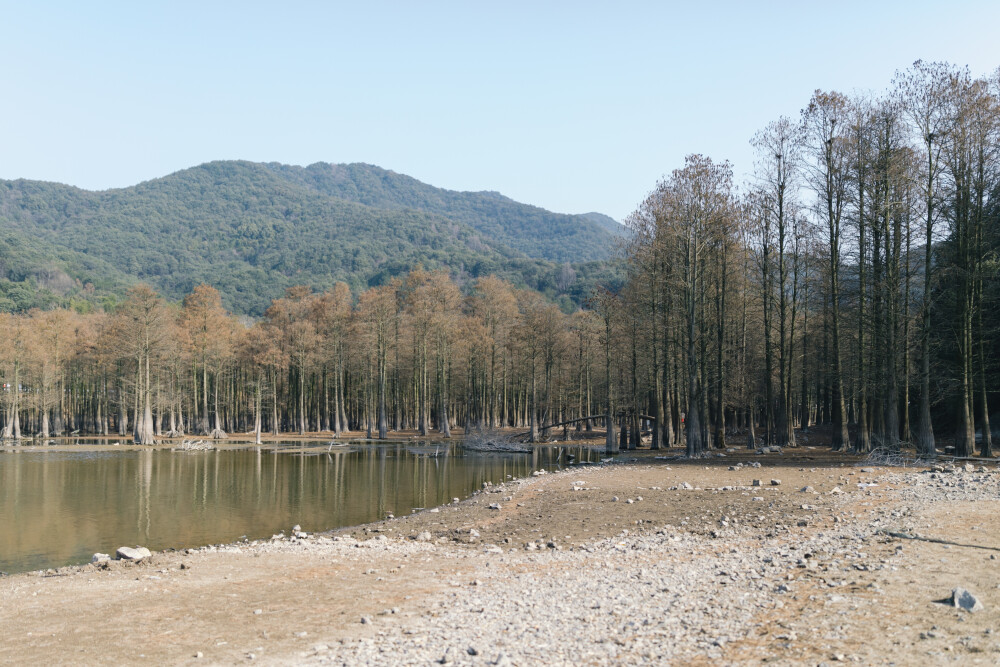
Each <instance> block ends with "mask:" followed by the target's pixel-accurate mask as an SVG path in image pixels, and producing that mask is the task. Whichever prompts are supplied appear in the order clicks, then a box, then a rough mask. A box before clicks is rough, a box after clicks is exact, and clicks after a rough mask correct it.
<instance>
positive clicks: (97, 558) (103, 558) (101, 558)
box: [90, 552, 111, 563]
mask: <svg viewBox="0 0 1000 667" xmlns="http://www.w3.org/2000/svg"><path fill="white" fill-rule="evenodd" d="M109 560H111V556H110V555H109V554H102V553H100V552H98V553H96V554H94V555H93V556H91V558H90V562H91V563H104V562H107V561H109Z"/></svg>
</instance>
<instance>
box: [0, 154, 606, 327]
mask: <svg viewBox="0 0 1000 667" xmlns="http://www.w3.org/2000/svg"><path fill="white" fill-rule="evenodd" d="M293 172H294V169H291V168H290V169H277V168H275V167H274V166H273V165H266V166H265V165H261V164H257V163H252V162H212V163H208V164H204V165H201V166H199V167H194V168H191V169H186V170H183V171H180V172H177V173H174V174H171V175H169V176H166V177H164V178H159V179H155V180H152V181H147V182H145V183H141V184H139V185H136V186H133V187H129V188H122V189H115V190H108V191H104V192H89V191H86V190H80V189H78V188H74V187H70V186H65V185H60V184H55V183H44V182H37V181H25V180H18V181H0V279H4V278H6V279H7V280H8V281H10V282H18V281H20V282H21V283H23V284H24V286H25V289H29V290H30V289H31V288H32V287H31V286H32V285H33V286H34V289H36V291H38V290H40V293H39V296H38V299H40V300H41V302H42V305H44V299H45V298H48V297H47V296H45V294H43V293H52V294H54V295H55V296H59V297H61V298H63V299H64V300H65V299H67V298H77V296H80V297H86V296H87V295H88V294H89V295H91V297H93V298H96V296H95V294H96V295H97V296H99V295H100V294H105V293H106V294H109V295H113V294H117V293H120V292H121V289H122V287H123V286H124V285H127V284H128V283H129V282H134V281H137V280H141V281H145V282H148V283H150V284H151V285H153V286H154V287H155V288H156V289H158V290H160V291H162V292H163V293H164V294H166V295H167V296H168V297H170V298H173V299H177V298H180V297H181V296H182V295H183V294H185V293H187V292H188V291H190V290H191V289H192V288H193V287H194V286H195V285H197V284H199V283H202V282H205V283H209V284H211V285H214V286H215V287H217V288H218V289H219V290H220V291H221V292H222V294H223V296H224V299H225V301H226V305H227V306H228V307H229V308H231V309H232V310H234V311H236V312H241V313H249V314H259V313H261V312H263V309H264V308H266V306H267V305H268V303H270V300H271V299H272V298H274V297H276V296H280V295H281V294H282V292H283V290H284V289H285V288H286V287H289V286H291V285H295V284H308V285H311V286H313V287H316V288H317V289H322V288H325V287H329V286H331V285H332V284H333V283H334V282H336V281H338V280H343V281H345V282H347V283H348V284H350V285H351V286H352V287H354V288H356V289H358V288H361V287H364V286H366V285H370V284H377V283H380V282H383V281H384V280H387V279H389V278H390V277H392V276H395V275H399V274H401V273H405V272H406V271H408V270H409V269H411V268H412V267H413V266H416V265H417V264H421V265H423V266H424V267H426V268H430V269H435V268H446V269H448V270H449V271H450V272H451V273H452V274H453V275H455V276H456V277H459V278H463V277H467V278H473V277H476V276H479V275H484V274H487V273H495V274H497V275H500V276H502V277H505V278H507V279H509V280H511V281H512V282H515V283H517V284H522V285H527V286H531V287H534V288H536V289H540V290H541V291H544V292H547V293H548V294H549V295H550V296H553V297H560V296H561V297H562V298H563V300H564V301H565V300H567V299H568V300H572V301H575V302H579V300H580V299H581V298H582V297H583V296H584V292H585V289H584V288H583V284H582V281H586V280H591V281H592V280H593V279H594V277H595V276H597V275H602V272H606V271H607V270H608V269H607V267H606V265H605V264H604V263H603V262H598V263H591V264H581V265H579V266H577V267H575V268H574V269H572V270H571V271H570V273H571V274H575V278H574V280H572V281H569V282H567V280H566V275H567V267H564V266H560V265H559V264H556V263H554V262H550V261H545V260H540V259H534V258H532V257H530V256H528V255H527V254H526V253H522V252H519V251H518V250H517V249H514V248H511V247H509V246H508V245H506V244H504V243H502V242H500V241H497V240H496V239H495V238H492V237H490V236H488V235H487V234H486V233H485V232H483V231H481V230H479V229H477V228H474V227H473V226H471V225H469V224H467V223H465V222H463V221H462V220H461V219H459V218H456V217H454V216H451V217H449V216H444V215H440V214H437V213H435V212H433V211H432V210H431V209H430V207H425V208H423V209H421V208H419V207H402V206H390V205H385V204H384V203H383V205H381V206H373V205H366V204H364V203H359V202H357V201H348V200H347V199H345V198H342V197H338V196H334V195H333V194H331V193H329V192H324V191H323V190H322V189H321V188H318V187H315V186H314V185H310V184H308V183H306V182H304V180H303V179H302V178H296V177H290V176H289V175H288V174H290V173H293ZM526 208H531V207H526ZM539 210H540V209H539ZM550 215H551V214H550ZM604 236H605V238H607V237H608V235H607V234H606V233H604ZM606 245H607V244H606ZM52 287H54V288H56V289H51V288H52ZM8 291H9V290H8ZM3 294H4V285H3V283H0V309H10V308H11V306H10V304H9V303H8V304H6V307H5V302H4V301H3ZM20 298H21V301H20V302H19V303H23V302H24V301H25V299H26V297H25V296H24V294H21V297H20ZM19 308H20V306H19Z"/></svg>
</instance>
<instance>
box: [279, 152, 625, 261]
mask: <svg viewBox="0 0 1000 667" xmlns="http://www.w3.org/2000/svg"><path fill="white" fill-rule="evenodd" d="M267 167H268V168H269V169H272V170H273V171H274V172H275V173H279V174H281V175H283V176H284V177H286V178H288V179H289V180H295V181H297V182H299V183H302V184H303V185H306V186H307V187H310V188H313V189H315V190H316V191H318V192H322V193H323V194H326V195H330V196H333V197H338V198H340V199H345V200H348V201H354V202H358V203H360V204H365V205H366V206H374V207H376V208H387V209H416V210H419V211H424V212H426V213H432V214H436V215H440V216H442V217H445V218H448V219H449V220H453V221H456V222H462V223H464V224H467V225H469V226H470V227H472V228H473V229H475V230H476V231H477V232H479V233H480V234H482V235H483V236H485V237H486V238H488V239H491V240H492V241H493V242H494V243H501V244H503V245H505V246H507V247H509V248H512V249H514V250H518V251H520V252H522V253H524V254H525V255H527V256H528V257H533V258H536V259H547V260H550V261H554V262H578V261H587V260H602V259H607V257H608V255H609V249H608V234H609V233H614V232H615V231H620V230H623V229H624V228H623V227H621V225H618V223H616V222H615V221H614V220H612V219H611V218H608V217H607V216H603V215H601V214H599V213H588V214H583V215H566V214H563V213H553V212H551V211H546V210H545V209H543V208H539V207H537V206H530V205H527V204H522V203H519V202H516V201H514V200H513V199H510V198H509V197H505V196H504V195H502V194H500V193H499V192H457V191H454V190H444V189H441V188H436V187H433V186H430V185H427V184H426V183H422V182H420V181H418V180H417V179H415V178H412V177H410V176H406V175H404V174H397V173H396V172H393V171H388V170H385V169H381V168H380V167H376V166H374V165H370V164H360V163H353V164H329V163H326V162H317V163H315V164H311V165H309V166H308V167H296V166H290V165H283V164H277V163H273V162H272V163H268V164H267ZM609 223H610V224H609ZM611 225H615V226H616V227H617V228H618V229H617V230H616V229H615V227H612V226H611Z"/></svg>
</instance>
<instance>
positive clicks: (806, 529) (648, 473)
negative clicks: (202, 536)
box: [0, 446, 1000, 664]
mask: <svg viewBox="0 0 1000 667" xmlns="http://www.w3.org/2000/svg"><path fill="white" fill-rule="evenodd" d="M658 454H660V455H661V456H662V454H661V453H657V452H648V451H647V452H638V453H629V454H625V455H623V456H622V457H621V458H623V459H631V463H629V464H626V465H611V466H581V467H579V468H576V469H573V470H570V471H566V472H563V473H559V474H546V475H541V476H538V477H535V478H533V479H531V480H530V481H529V482H527V483H525V484H521V485H515V484H506V485H504V486H502V487H501V486H499V485H497V486H496V487H491V488H487V489H485V490H484V491H483V492H481V493H479V494H477V495H475V496H474V497H472V498H470V499H468V500H465V501H462V502H460V503H456V504H453V505H448V506H445V507H442V508H439V509H438V510H437V511H431V510H427V511H423V512H420V513H418V514H415V515H412V516H407V517H400V518H397V519H390V520H386V521H382V522H378V523H375V524H369V525H367V526H363V527H358V528H354V529H348V530H345V531H341V532H340V533H338V534H340V535H352V536H354V537H358V538H362V539H371V538H376V537H381V536H386V537H388V538H390V540H393V541H395V540H396V538H398V537H401V536H402V537H407V538H411V537H415V536H416V535H418V534H420V533H422V532H424V531H427V532H429V533H431V536H432V540H433V541H435V542H437V543H441V544H442V545H447V546H446V548H444V549H438V550H436V551H435V552H434V557H433V558H431V557H429V556H425V555H422V554H421V552H419V551H413V550H412V549H411V550H406V549H399V550H393V549H388V550H385V549H382V550H376V549H365V548H363V545H362V547H358V548H354V549H353V550H347V549H344V548H342V547H338V548H336V549H335V548H333V546H332V545H337V544H338V543H337V542H327V541H325V540H324V541H322V543H317V542H316V539H315V538H310V540H307V543H308V544H309V548H305V547H303V548H294V547H295V545H288V544H287V543H286V542H285V541H281V542H276V543H274V544H271V543H262V544H254V545H243V546H239V545H237V546H238V547H239V548H238V549H237V548H235V547H232V546H230V547H227V548H225V549H210V550H197V551H194V552H192V553H178V552H165V553H158V554H155V555H154V556H153V557H152V558H151V559H150V560H149V561H148V562H145V563H142V564H138V565H133V564H127V563H121V562H115V563H112V564H111V566H110V567H109V568H108V569H100V568H98V567H97V566H93V565H88V566H83V567H78V568H64V569H62V570H58V571H51V570H50V571H48V572H38V573H25V574H21V575H16V576H12V577H6V578H3V579H0V628H2V629H3V640H2V642H0V663H5V664H58V663H62V664H67V663H73V664H106V663H112V662H122V663H136V662H139V661H149V662H152V663H186V662H190V663H192V664H196V663H202V662H205V661H206V660H207V661H208V662H211V663H223V664H231V663H245V662H246V661H247V660H248V656H249V655H250V654H253V656H254V658H255V659H257V660H263V661H264V662H267V663H284V662H295V661H297V660H298V659H300V658H303V657H304V656H306V655H309V654H310V651H311V650H312V647H314V646H315V645H316V644H324V645H331V646H332V645H334V644H335V643H336V642H338V641H340V640H346V639H351V638H357V637H366V636H367V637H376V636H377V632H378V631H377V630H376V627H385V626H384V624H399V625H402V626H404V627H407V626H409V627H415V626H418V625H419V623H420V618H421V616H422V615H423V614H428V613H434V609H435V606H436V605H437V604H438V603H439V602H440V601H441V599H442V596H443V595H444V594H445V593H446V592H447V591H448V590H449V589H450V588H451V587H452V586H454V585H458V583H460V582H461V583H464V584H467V583H468V582H469V581H470V580H474V579H475V578H476V577H477V574H478V573H482V572H484V571H488V569H489V560H488V558H487V556H486V555H484V554H483V545H484V544H495V545H499V546H500V547H502V548H504V549H510V548H516V549H519V550H520V549H523V548H524V546H525V544H526V543H528V542H537V543H540V544H543V545H544V544H547V543H548V542H553V543H554V544H555V545H557V546H558V547H559V548H562V549H569V548H574V547H577V546H580V545H586V544H588V543H592V542H594V541H596V540H598V539H601V538H606V537H612V536H615V535H619V534H621V532H622V531H623V530H629V531H632V532H635V531H643V530H647V529H653V527H661V526H665V525H668V524H669V525H672V526H676V527H681V528H683V529H686V530H689V531H691V532H694V533H698V534H703V535H710V534H712V531H713V530H715V528H716V527H717V526H718V525H719V522H720V520H722V519H723V518H726V519H727V520H728V521H729V522H731V523H733V524H734V525H742V526H753V527H754V528H755V529H756V530H757V531H759V532H760V534H761V535H762V536H764V539H766V540H768V541H769V542H773V543H788V542H793V541H795V540H796V539H797V537H798V536H801V535H803V534H806V533H810V532H814V531H815V532H822V531H824V530H827V529H829V528H830V527H832V526H833V525H834V521H841V520H850V519H853V518H857V519H858V520H862V521H863V520H865V517H867V516H868V515H869V513H870V512H873V511H874V510H875V509H877V508H879V507H883V506H895V505H897V504H899V502H900V501H899V499H898V498H897V497H896V495H895V494H894V491H893V490H892V489H890V488H886V487H885V485H881V486H879V487H877V488H875V489H869V490H867V491H864V492H861V491H857V482H860V481H864V480H870V479H873V478H875V477H876V476H877V475H878V473H881V472H885V470H884V469H880V470H878V471H877V472H873V473H863V472H861V471H860V469H859V468H858V467H856V466H855V465H854V464H855V463H856V459H855V458H852V457H849V456H845V455H834V454H830V453H829V452H828V451H827V450H826V449H824V448H819V447H814V446H805V447H800V448H797V449H794V450H786V453H785V454H784V455H781V456H777V455H764V456H759V455H756V454H753V453H748V452H744V451H742V450H741V451H737V452H735V453H730V454H728V455H727V456H726V457H725V458H712V459H706V460H703V461H679V460H662V459H658V458H657V455H658ZM751 460H753V461H761V462H762V463H763V467H761V468H750V467H741V468H739V469H737V470H730V469H729V468H730V466H734V465H735V464H736V463H738V462H740V461H744V462H746V461H751ZM755 479H759V480H761V483H762V485H763V486H762V487H761V488H759V489H755V488H753V487H752V486H751V485H752V482H753V480H755ZM772 479H775V480H780V485H777V486H771V484H770V482H771V480H772ZM498 481H499V480H498ZM576 482H582V484H576ZM684 483H687V484H689V485H691V486H692V487H695V489H692V490H686V489H677V490H671V487H677V486H681V485H683V484H684ZM806 485H810V486H812V487H814V489H815V490H816V491H817V492H819V495H812V494H809V495H808V496H806V494H803V493H802V492H801V491H800V489H801V487H804V486H806ZM835 486H840V487H842V488H843V489H844V490H845V491H847V492H848V493H847V494H846V496H835V495H830V494H829V493H828V492H829V491H831V490H832V489H833V487H835ZM574 487H576V488H578V489H583V490H574ZM724 487H726V488H725V489H724ZM742 487H751V488H750V489H744V488H742ZM640 496H641V500H640V499H639V498H640ZM761 496H762V497H764V499H765V500H764V501H763V502H761V501H759V500H754V497H761ZM615 497H617V498H618V500H617V501H613V498H615ZM629 500H631V501H632V502H631V503H629V502H628V501H629ZM494 503H496V504H499V505H500V509H490V505H491V504H494ZM803 505H808V506H809V508H808V509H803V507H802V506H803ZM910 520H911V521H912V522H913V524H914V525H915V526H917V527H918V528H919V531H920V532H921V533H922V534H925V535H937V536H942V537H947V538H948V539H951V540H954V541H956V542H961V543H969V544H984V545H988V546H990V545H991V546H1000V540H997V539H996V538H995V536H996V535H998V534H1000V515H997V514H996V513H989V514H986V513H984V512H982V511H977V508H976V507H975V506H970V505H968V504H966V503H961V502H955V503H951V504H947V505H945V504H941V505H938V506H934V507H931V508H926V509H925V510H920V512H919V515H918V514H914V515H913V516H912V517H910ZM304 528H305V529H306V530H308V529H309V526H304ZM473 529H475V530H477V531H478V532H479V537H472V536H471V532H470V531H472V530H473ZM324 544H329V545H331V546H330V547H326V546H323V545H324ZM400 544H403V543H402V542H400ZM406 544H412V543H411V542H409V541H407V542H406ZM723 546H724V545H722V544H720V547H723ZM899 546H902V549H903V553H904V554H905V561H904V565H903V566H901V567H899V568H898V569H896V570H892V569H888V568H887V569H881V570H877V571H866V570H858V571H857V572H855V573H852V575H851V576H850V577H849V579H847V580H844V577H843V576H838V577H834V575H833V574H832V573H827V572H825V571H823V570H812V569H803V570H800V571H797V572H796V573H795V574H794V575H792V577H793V581H791V582H790V583H791V584H792V591H793V593H792V594H790V595H788V596H786V597H785V598H784V599H785V606H784V607H783V608H781V609H779V610H777V611H775V612H771V614H772V616H770V617H768V618H760V619H757V620H758V621H759V622H760V625H759V626H758V627H759V634H758V636H757V637H756V638H752V639H747V640H740V641H734V642H732V643H730V644H727V645H726V646H725V647H724V649H723V651H722V654H723V660H722V664H757V663H759V662H761V661H774V662H777V663H780V664H817V663H819V662H824V661H827V662H830V661H833V660H837V659H844V660H854V661H856V662H861V663H863V664H873V663H875V664H887V663H892V662H895V663H896V664H928V663H937V662H947V661H950V660H955V659H960V661H961V662H965V663H967V664H973V663H976V662H977V661H979V662H982V664H996V660H997V653H995V652H993V651H995V650H997V649H996V646H995V645H996V639H995V638H993V637H991V636H990V635H988V634H985V633H986V631H987V630H992V629H993V626H995V625H996V620H997V614H996V611H995V610H996V609H998V608H1000V595H998V594H997V591H996V588H997V586H998V584H1000V576H998V570H997V567H996V563H997V562H998V561H995V560H990V556H991V554H994V553H995V554H998V555H1000V552H993V551H987V550H979V549H971V548H960V547H951V548H948V547H945V546H944V545H940V544H932V543H926V542H910V541H908V542H905V543H900V541H898V540H892V539H888V538H887V539H885V540H881V541H877V542H874V541H869V542H867V543H866V544H865V545H864V546H863V548H864V549H865V550H867V551H868V552H869V553H870V554H871V555H872V556H873V557H875V558H888V557H889V556H890V555H891V554H893V553H895V551H896V549H897V547H899ZM543 548H544V547H543ZM859 548H861V547H859ZM834 579H838V580H834ZM956 585H963V586H965V587H967V588H970V589H975V590H976V592H977V594H980V597H981V599H983V601H984V603H985V604H986V605H987V611H986V612H983V613H979V614H967V613H962V612H957V611H955V610H953V609H948V608H946V607H944V606H943V605H941V604H937V603H935V602H934V600H936V599H939V598H941V597H943V596H944V595H946V594H947V593H948V592H949V591H950V590H951V588H952V587H953V586H956ZM831 590H835V592H836V593H837V594H839V595H840V596H842V597H843V598H844V600H843V601H837V602H831V601H830V599H829V597H828V594H829V592H830V591H831ZM387 608H397V613H393V614H390V615H387V616H380V617H379V625H378V626H376V625H375V624H361V623H360V622H359V620H360V618H361V617H362V616H374V615H377V614H379V613H380V612H382V611H383V610H386V609H387ZM932 628H934V629H932ZM921 632H923V633H925V636H926V633H928V632H930V633H931V636H930V638H927V639H921V638H920V633H921ZM199 653H200V654H201V657H200V658H199V657H195V656H196V654H199ZM707 662H709V660H708V658H707V657H706V658H705V663H706V664H707ZM712 662H713V663H716V662H717V661H712Z"/></svg>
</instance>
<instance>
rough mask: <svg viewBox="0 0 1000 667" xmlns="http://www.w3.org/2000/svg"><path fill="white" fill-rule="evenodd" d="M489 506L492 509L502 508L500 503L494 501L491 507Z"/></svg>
mask: <svg viewBox="0 0 1000 667" xmlns="http://www.w3.org/2000/svg"><path fill="white" fill-rule="evenodd" d="M489 508H490V509H491V510H498V509H501V508H500V503H492V504H490V507H489Z"/></svg>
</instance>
